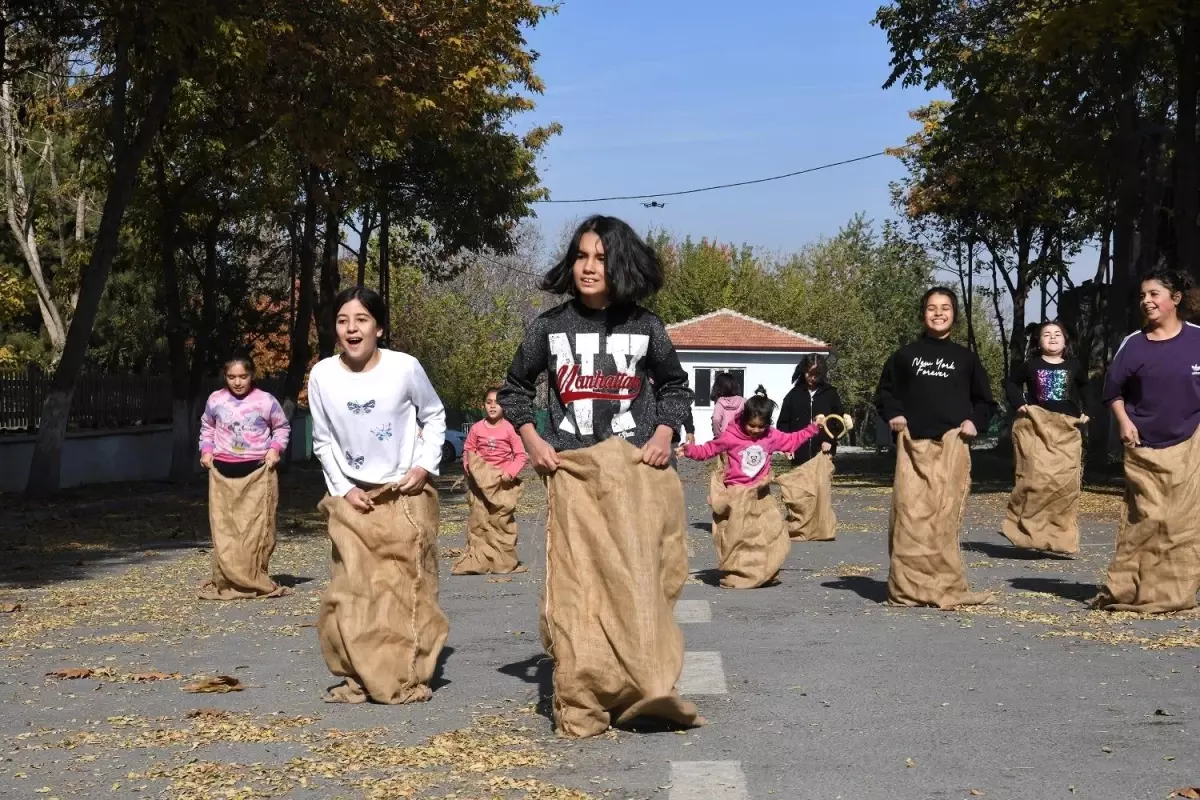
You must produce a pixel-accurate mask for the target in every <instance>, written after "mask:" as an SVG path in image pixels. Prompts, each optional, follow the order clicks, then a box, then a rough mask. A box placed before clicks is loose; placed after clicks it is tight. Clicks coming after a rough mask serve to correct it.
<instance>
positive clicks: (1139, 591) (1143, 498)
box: [1092, 432, 1200, 614]
mask: <svg viewBox="0 0 1200 800" xmlns="http://www.w3.org/2000/svg"><path fill="white" fill-rule="evenodd" d="M1198 590H1200V432H1197V433H1195V434H1193V435H1192V438H1191V439H1188V440H1187V441H1186V442H1181V443H1180V444H1177V445H1174V446H1173V447H1165V448H1162V449H1160V450H1152V449H1150V448H1148V447H1126V448H1125V516H1124V517H1123V518H1122V519H1121V526H1120V530H1119V531H1118V533H1117V549H1116V552H1115V553H1113V559H1112V563H1111V564H1109V567H1108V580H1107V581H1106V583H1105V585H1104V588H1103V589H1101V590H1100V594H1099V595H1097V596H1096V597H1095V598H1094V599H1093V600H1092V605H1094V606H1095V607H1097V608H1103V609H1107V610H1109V611H1140V612H1143V613H1148V614H1155V613H1162V612H1167V611H1183V610H1186V609H1190V608H1195V607H1196V592H1197V591H1198Z"/></svg>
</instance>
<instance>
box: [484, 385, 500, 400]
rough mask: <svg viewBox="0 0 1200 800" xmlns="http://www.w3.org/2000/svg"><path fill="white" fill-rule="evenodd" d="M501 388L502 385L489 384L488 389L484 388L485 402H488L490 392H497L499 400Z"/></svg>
mask: <svg viewBox="0 0 1200 800" xmlns="http://www.w3.org/2000/svg"><path fill="white" fill-rule="evenodd" d="M500 388H501V387H499V386H489V387H487V388H486V389H484V390H483V402H485V403H486V402H487V399H488V395H489V394H495V395H496V399H497V400H499V399H500Z"/></svg>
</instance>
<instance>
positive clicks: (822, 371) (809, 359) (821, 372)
mask: <svg viewBox="0 0 1200 800" xmlns="http://www.w3.org/2000/svg"><path fill="white" fill-rule="evenodd" d="M813 367H816V369H817V384H818V385H820V384H822V383H824V382H825V378H826V376H827V375H828V374H829V365H827V364H826V363H825V359H823V358H821V357H820V356H819V355H817V354H816V353H809V354H808V355H806V356H804V357H803V358H801V359H800V363H799V364H797V365H796V371H795V372H793V373H792V383H799V382H800V381H802V380H804V376H805V375H807V374H808V371H809V370H810V369H812V368H813Z"/></svg>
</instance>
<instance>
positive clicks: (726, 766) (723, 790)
mask: <svg viewBox="0 0 1200 800" xmlns="http://www.w3.org/2000/svg"><path fill="white" fill-rule="evenodd" d="M668 797H669V798H670V800H746V798H747V797H749V795H748V794H747V792H746V775H745V773H743V772H742V762H740V761H672V762H671V792H670V794H669V795H668Z"/></svg>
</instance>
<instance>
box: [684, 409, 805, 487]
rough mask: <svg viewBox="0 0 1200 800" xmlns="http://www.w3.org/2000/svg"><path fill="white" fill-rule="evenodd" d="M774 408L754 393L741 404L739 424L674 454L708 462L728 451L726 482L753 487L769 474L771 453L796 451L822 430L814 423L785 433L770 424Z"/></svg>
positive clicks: (726, 483)
mask: <svg viewBox="0 0 1200 800" xmlns="http://www.w3.org/2000/svg"><path fill="white" fill-rule="evenodd" d="M774 410H775V404H774V403H773V402H771V401H770V400H768V399H767V398H766V397H764V396H761V395H755V396H754V397H751V398H750V399H749V400H747V401H746V404H745V406H743V407H742V411H741V413H740V414H739V415H738V417H737V424H736V425H728V426H726V428H725V431H724V432H723V433H722V434H721V435H720V436H718V437H717V438H716V439H713V440H712V441H711V442H709V443H708V444H701V445H695V444H688V445H684V446H682V447H680V448H679V449H677V450H676V451H675V454H676V455H677V456H679V457H680V458H682V457H683V456H687V457H688V458H690V459H692V460H694V461H707V460H709V459H710V458H714V457H715V456H717V455H719V454H721V453H725V454H727V455H728V456H729V458H728V462H729V465H728V467H727V468H726V470H725V485H726V486H752V485H753V484H755V483H757V482H758V481H759V480H760V479H761V477H762V476H763V475H764V474H765V473H766V471H767V468H768V467H769V466H770V465H771V455H772V454H774V453H791V452H793V451H795V450H796V449H797V448H798V447H800V445H802V444H804V443H805V442H807V441H808V440H809V439H811V438H813V437H814V436H816V435H817V432H818V430H819V429H818V428H817V426H816V425H815V424H813V425H809V426H808V427H806V428H803V429H801V430H798V431H795V432H794V433H784V432H783V431H781V430H779V429H778V428H773V427H771V416H772V412H773V411H774Z"/></svg>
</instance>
